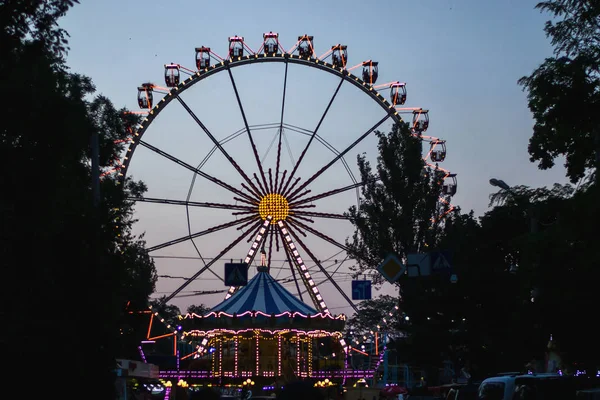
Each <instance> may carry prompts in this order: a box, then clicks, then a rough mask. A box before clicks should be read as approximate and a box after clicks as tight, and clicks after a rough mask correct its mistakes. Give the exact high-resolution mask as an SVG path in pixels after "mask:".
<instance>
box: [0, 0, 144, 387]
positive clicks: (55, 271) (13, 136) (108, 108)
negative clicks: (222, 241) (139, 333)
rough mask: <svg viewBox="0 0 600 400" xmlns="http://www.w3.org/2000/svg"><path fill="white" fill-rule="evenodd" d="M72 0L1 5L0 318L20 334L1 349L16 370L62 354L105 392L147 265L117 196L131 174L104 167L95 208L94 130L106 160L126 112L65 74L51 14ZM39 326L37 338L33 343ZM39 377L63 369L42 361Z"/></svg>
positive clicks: (128, 119) (62, 42)
mask: <svg viewBox="0 0 600 400" xmlns="http://www.w3.org/2000/svg"><path fill="white" fill-rule="evenodd" d="M74 3H75V2H74V1H69V0H52V1H50V0H49V1H33V0H31V1H23V0H20V1H17V0H12V1H4V2H2V3H0V26H1V27H2V29H1V30H0V76H2V80H1V81H0V89H1V90H2V91H3V94H4V95H5V96H6V98H8V99H10V101H9V102H8V104H7V105H6V106H5V107H3V108H1V109H0V113H1V115H0V116H1V118H2V121H3V123H2V127H1V128H0V159H1V160H2V162H3V169H2V174H1V175H0V179H1V182H0V185H1V187H2V188H3V196H1V197H0V209H1V210H2V212H0V218H1V221H0V227H1V229H2V231H1V234H2V236H1V238H0V239H1V241H0V250H1V251H2V260H3V267H4V270H5V271H6V273H5V280H6V282H10V287H9V288H8V289H7V291H6V295H7V297H8V299H10V301H11V302H12V304H15V305H17V306H16V307H13V308H11V309H9V310H7V312H6V313H5V315H3V318H5V319H6V320H7V321H13V323H15V325H17V326H18V327H19V330H18V331H16V332H15V330H13V329H11V330H8V332H9V334H17V337H16V338H14V339H11V340H8V341H7V342H9V343H15V344H17V343H18V344H19V345H18V346H12V347H9V348H8V350H9V352H10V351H13V348H14V351H16V352H18V353H17V354H14V356H11V357H10V359H11V360H12V362H14V363H16V364H17V365H15V366H14V367H15V368H18V367H19V363H20V362H25V363H27V362H29V360H31V359H34V358H42V359H45V360H48V362H50V363H56V360H60V359H66V358H68V359H70V360H72V361H73V362H76V363H78V365H79V367H78V368H77V374H78V377H79V378H80V380H81V381H94V382H99V383H101V384H99V385H98V386H96V392H97V393H98V396H99V397H102V398H111V397H113V392H114V384H113V379H114V373H113V370H114V368H115V358H116V357H117V356H119V349H120V340H121V337H120V336H121V335H120V334H119V333H120V332H119V327H120V323H121V322H122V318H123V316H124V315H123V314H124V310H125V305H126V303H127V301H133V302H136V303H138V304H143V303H145V304H147V299H148V296H149V295H150V293H151V292H152V291H153V290H154V283H155V281H156V272H155V269H154V264H153V262H152V260H151V259H150V258H149V257H148V255H147V254H146V252H145V250H144V242H143V240H141V239H140V238H136V237H134V236H133V235H132V233H131V226H132V224H133V223H134V220H133V218H132V204H131V203H130V202H128V201H126V200H125V199H126V198H127V197H128V196H130V195H132V194H134V193H136V192H140V191H143V190H144V186H143V185H142V184H139V183H135V182H131V181H128V182H126V187H125V190H123V188H122V187H120V186H118V185H117V182H116V181H115V180H114V179H112V178H109V177H108V178H106V179H104V181H103V183H102V193H103V202H102V204H101V205H100V206H99V207H96V208H95V207H93V203H92V193H91V184H90V183H91V171H90V166H89V160H90V158H89V153H90V148H89V147H90V146H89V142H90V137H91V133H92V132H94V131H95V132H98V134H99V136H100V143H101V154H102V155H103V162H102V166H103V167H106V165H107V163H106V160H107V159H108V158H109V157H108V155H109V154H110V155H113V154H116V153H118V152H119V150H121V149H122V148H121V147H119V146H122V145H116V144H115V143H114V139H125V138H126V137H127V135H128V131H127V126H128V125H129V124H130V123H132V122H133V120H132V119H135V118H134V117H133V116H123V113H122V111H123V110H116V109H115V108H114V107H113V106H112V104H111V103H110V102H109V101H108V100H107V99H105V98H103V97H97V98H93V95H94V86H93V84H92V82H91V80H90V79H88V78H86V77H84V76H81V75H77V74H70V73H68V72H67V69H68V67H67V66H66V64H65V63H64V55H65V52H66V49H67V48H66V45H67V43H66V37H67V34H66V32H64V31H63V30H62V29H60V28H59V27H58V24H57V20H58V18H60V17H61V16H63V15H64V14H65V13H66V12H67V10H68V9H69V8H70V7H71V6H72V5H73V4H74ZM117 226H118V228H116V227H117ZM119 235H120V236H119ZM40 336H43V337H44V340H45V344H44V345H41V346H38V345H32V344H33V343H35V342H37V341H38V340H39V338H40ZM17 349H18V350H17ZM9 354H10V353H9ZM25 368H27V367H25ZM43 378H46V379H48V380H49V381H50V382H57V381H60V380H61V379H63V378H64V374H63V371H62V370H61V369H59V368H50V369H48V370H47V371H46V373H45V374H44V377H43Z"/></svg>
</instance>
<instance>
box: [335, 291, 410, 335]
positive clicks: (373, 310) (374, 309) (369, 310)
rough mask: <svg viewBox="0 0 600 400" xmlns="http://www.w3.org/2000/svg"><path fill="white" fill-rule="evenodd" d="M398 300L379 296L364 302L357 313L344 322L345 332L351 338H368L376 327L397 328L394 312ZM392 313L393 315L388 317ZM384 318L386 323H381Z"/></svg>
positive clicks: (388, 296)
mask: <svg viewBox="0 0 600 400" xmlns="http://www.w3.org/2000/svg"><path fill="white" fill-rule="evenodd" d="M397 305H398V299H397V298H395V297H393V296H390V295H381V296H379V297H377V298H375V299H371V300H365V301H363V302H361V303H360V304H359V305H358V310H359V311H358V312H357V313H356V314H354V315H353V316H352V317H351V318H349V319H348V321H347V322H346V331H347V333H348V334H350V336H351V337H361V336H365V335H366V336H370V332H371V331H373V330H374V328H375V327H377V326H382V327H383V328H384V329H389V328H394V329H395V328H396V327H397V326H398V321H399V314H398V313H396V312H395V308H394V307H396V306H397ZM390 313H392V314H393V315H391V316H390V315H389V314H390ZM384 318H385V320H386V323H384V322H383V319H384Z"/></svg>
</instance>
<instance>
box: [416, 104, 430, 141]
mask: <svg viewBox="0 0 600 400" xmlns="http://www.w3.org/2000/svg"><path fill="white" fill-rule="evenodd" d="M427 128H429V110H423V109H422V108H420V109H418V110H414V111H413V120H412V130H413V132H414V133H416V134H419V135H420V134H422V133H424V132H426V131H427Z"/></svg>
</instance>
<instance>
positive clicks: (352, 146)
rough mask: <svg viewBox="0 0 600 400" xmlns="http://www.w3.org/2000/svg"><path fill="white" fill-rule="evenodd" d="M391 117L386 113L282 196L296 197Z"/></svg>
mask: <svg viewBox="0 0 600 400" xmlns="http://www.w3.org/2000/svg"><path fill="white" fill-rule="evenodd" d="M391 116H392V114H391V113H388V114H387V115H385V116H384V117H383V118H381V119H380V120H379V121H378V122H377V123H375V125H373V126H372V127H371V128H370V129H369V130H368V131H366V132H365V133H363V134H362V135H361V136H360V137H359V138H358V139H356V140H355V141H354V142H352V144H350V146H348V147H346V148H345V149H344V151H342V152H340V154H338V155H337V156H335V157H334V158H333V160H331V161H330V162H329V163H327V164H326V165H325V166H324V167H323V168H321V169H320V170H318V171H317V172H316V173H315V174H314V175H313V176H311V177H310V178H308V179H307V180H306V181H305V182H304V183H303V184H302V185H300V186H299V187H298V188H297V189H296V190H295V191H294V192H292V193H285V194H284V196H286V197H288V198H292V197H294V196H295V195H297V194H298V193H299V192H300V191H301V190H302V189H304V188H305V187H306V186H308V185H309V184H310V183H311V182H313V181H314V180H315V179H317V178H318V177H319V176H320V175H321V174H322V173H323V172H325V171H327V170H328V169H329V167H331V166H332V165H333V164H335V163H336V162H337V161H338V160H339V159H340V158H342V157H344V156H345V155H346V153H348V152H349V151H350V150H352V149H353V148H354V147H355V146H356V145H358V144H359V143H360V142H362V141H363V140H364V139H365V138H366V137H367V136H369V135H370V134H371V133H372V132H373V131H374V130H375V129H377V128H378V127H379V126H380V125H381V124H383V123H384V122H385V121H386V120H387V119H388V118H390V117H391Z"/></svg>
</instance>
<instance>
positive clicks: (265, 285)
mask: <svg viewBox="0 0 600 400" xmlns="http://www.w3.org/2000/svg"><path fill="white" fill-rule="evenodd" d="M210 311H211V312H216V313H218V312H220V311H221V312H225V313H227V314H234V313H237V314H238V315H239V314H241V313H244V312H246V311H262V312H264V313H266V314H276V315H277V314H281V313H284V312H286V311H287V312H292V313H294V312H300V313H302V314H304V315H308V314H316V313H317V311H316V310H315V309H314V308H311V307H309V306H308V305H306V304H304V303H303V302H302V301H300V300H298V299H297V298H296V297H294V295H293V294H291V293H290V292H289V291H288V290H287V289H285V288H284V287H283V286H282V285H281V284H280V283H279V282H277V281H276V280H275V279H273V277H272V276H271V275H270V274H269V273H268V272H266V271H264V270H262V271H261V270H260V269H259V272H258V274H256V276H255V277H254V278H252V279H251V280H250V282H248V284H247V285H246V286H244V287H243V288H242V289H240V290H238V291H237V292H236V293H235V294H234V295H233V296H231V297H230V298H228V299H227V300H225V301H223V302H222V303H220V304H218V305H217V306H216V307H214V308H213V309H212V310H210Z"/></svg>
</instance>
